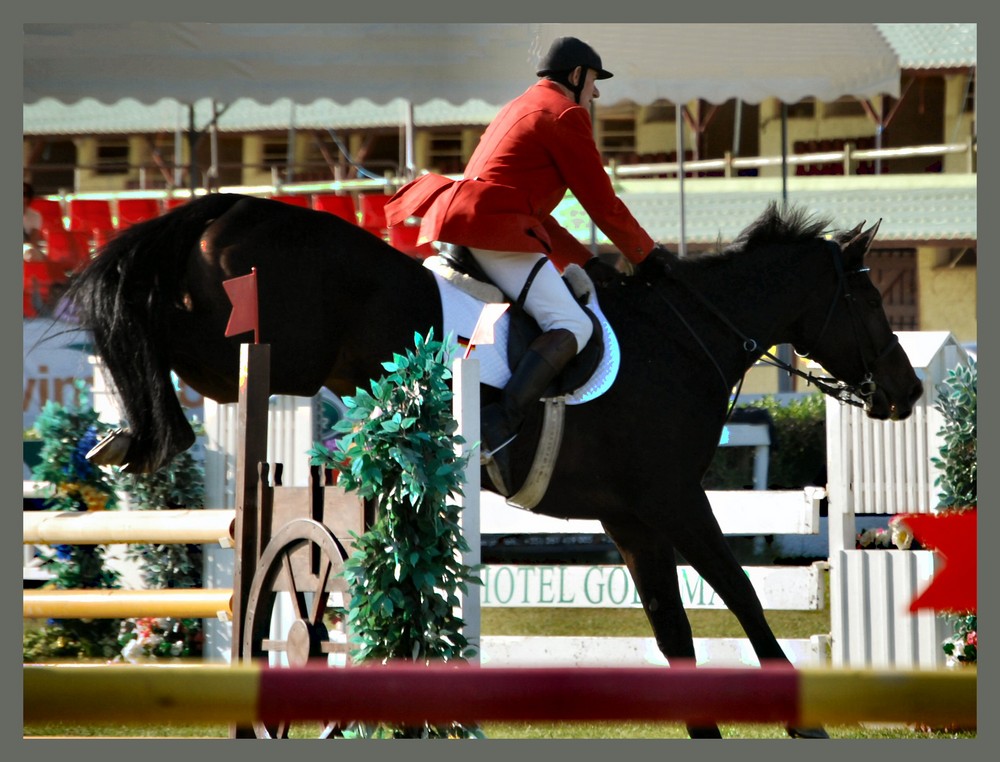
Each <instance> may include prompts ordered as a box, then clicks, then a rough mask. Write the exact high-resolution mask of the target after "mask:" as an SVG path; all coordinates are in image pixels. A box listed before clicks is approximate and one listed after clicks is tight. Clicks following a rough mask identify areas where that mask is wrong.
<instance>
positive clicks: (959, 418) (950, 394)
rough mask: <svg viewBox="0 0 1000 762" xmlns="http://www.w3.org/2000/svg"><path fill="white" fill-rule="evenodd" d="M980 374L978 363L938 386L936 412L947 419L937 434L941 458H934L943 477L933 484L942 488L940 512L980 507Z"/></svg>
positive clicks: (959, 368)
mask: <svg viewBox="0 0 1000 762" xmlns="http://www.w3.org/2000/svg"><path fill="white" fill-rule="evenodd" d="M978 381H979V370H978V366H977V364H976V360H975V359H973V358H969V363H968V365H958V366H956V367H955V368H953V369H951V370H949V371H948V375H947V376H946V378H945V380H944V381H943V382H942V383H941V384H938V387H937V399H936V401H935V403H934V407H935V409H937V410H938V411H940V413H941V414H942V416H943V417H944V425H943V426H942V427H941V429H940V430H939V431H938V434H939V435H940V436H941V438H942V444H941V447H940V449H939V450H938V452H939V454H940V457H938V458H932V459H931V461H932V462H933V463H934V465H935V466H936V467H937V468H938V469H940V470H941V472H942V473H941V474H940V475H939V476H938V477H937V479H936V480H935V481H934V484H935V485H936V486H938V487H940V489H941V491H940V492H939V493H938V508H940V509H949V510H965V509H968V508H972V507H974V506H975V505H976V504H977V502H976V501H977V492H976V470H977V469H976V466H977V462H978V458H977V454H976V449H977V448H976V443H977V434H976V399H977V394H976V391H977V386H978Z"/></svg>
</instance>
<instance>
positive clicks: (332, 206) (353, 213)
mask: <svg viewBox="0 0 1000 762" xmlns="http://www.w3.org/2000/svg"><path fill="white" fill-rule="evenodd" d="M312 208H313V209H315V210H316V211H318V212H329V213H330V214H335V215H337V216H338V217H340V218H342V219H345V220H347V221H348V222H353V223H354V224H355V225H357V224H358V211H357V209H355V207H354V199H353V198H352V197H350V196H340V195H338V194H336V193H314V194H313V197H312Z"/></svg>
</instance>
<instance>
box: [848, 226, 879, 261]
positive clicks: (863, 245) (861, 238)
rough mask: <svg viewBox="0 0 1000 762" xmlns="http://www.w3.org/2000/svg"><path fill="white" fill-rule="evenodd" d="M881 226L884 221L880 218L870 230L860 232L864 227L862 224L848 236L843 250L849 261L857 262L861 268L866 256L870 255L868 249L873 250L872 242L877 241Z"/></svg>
mask: <svg viewBox="0 0 1000 762" xmlns="http://www.w3.org/2000/svg"><path fill="white" fill-rule="evenodd" d="M881 224H882V220H881V218H880V219H879V220H878V222H876V223H875V224H874V225H872V226H871V227H870V228H868V230H865V231H864V232H859V231H860V230H861V228H862V227H863V226H864V223H863V222H862V223H861V224H860V225H858V226H857V227H856V228H855V229H854V230H852V231H851V232H850V234H849V235H848V236H847V243H845V244H844V246H843V250H844V253H845V254H846V255H847V256H848V258H849V259H854V260H856V266H858V267H860V266H861V260H862V259H864V256H865V254H867V253H868V249H870V248H871V245H872V241H874V240H875V234H876V233H878V229H879V226H880V225H881Z"/></svg>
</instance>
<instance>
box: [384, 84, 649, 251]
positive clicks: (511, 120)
mask: <svg viewBox="0 0 1000 762" xmlns="http://www.w3.org/2000/svg"><path fill="white" fill-rule="evenodd" d="M567 188H568V189H569V190H571V191H572V192H573V195H574V196H575V197H576V199H577V200H578V201H579V202H580V204H581V205H582V206H583V208H584V209H585V210H586V212H587V214H589V215H590V218H591V219H592V220H593V221H594V223H595V224H596V225H597V226H598V227H599V228H600V229H601V230H602V231H603V232H604V233H605V234H606V235H607V236H608V238H610V239H611V241H612V243H614V245H615V246H616V247H617V248H618V250H619V251H621V253H622V254H624V255H625V257H627V258H628V259H629V260H631V261H632V262H634V263H638V262H640V261H641V260H643V259H645V258H646V255H647V254H649V252H650V250H651V249H652V248H653V246H654V241H653V239H652V238H650V237H649V235H648V234H647V233H646V231H645V230H643V229H642V227H640V226H639V223H638V222H636V220H635V218H634V217H633V216H632V214H631V213H630V212H629V210H628V208H627V207H626V206H625V204H623V203H622V202H621V200H620V199H619V198H618V197H617V195H615V192H614V189H613V188H612V186H611V180H610V178H609V177H608V175H607V173H606V172H605V171H604V167H603V166H602V164H601V156H600V153H599V152H598V150H597V145H596V144H595V143H594V136H593V132H592V129H591V122H590V115H589V114H588V113H587V111H586V109H584V108H582V107H580V106H578V105H576V104H575V103H573V102H572V101H571V100H569V99H568V98H567V97H566V96H565V95H564V94H563V93H562V91H561V90H559V88H558V86H557V85H556V84H555V83H553V82H550V81H549V80H546V79H542V80H539V81H538V82H537V83H536V84H535V85H533V86H532V87H530V88H528V90H527V91H525V92H524V93H523V94H522V95H520V96H519V97H517V98H515V99H514V100H513V101H511V102H510V103H508V104H507V105H506V106H504V108H503V109H502V110H501V111H500V113H499V114H497V116H496V118H495V119H494V120H493V122H492V123H491V124H490V125H489V127H487V128H486V132H485V133H483V136H482V138H481V140H480V142H479V146H478V147H477V148H476V150H475V152H474V153H473V154H472V158H471V159H470V160H469V164H468V166H467V167H466V168H465V175H464V177H463V179H461V180H451V179H449V178H447V177H444V176H442V175H435V174H427V175H422V176H421V177H418V178H417V179H416V180H414V181H413V182H411V183H408V184H407V185H405V186H404V187H402V188H400V189H399V191H397V193H396V194H395V195H394V196H393V197H392V198H391V199H390V200H389V202H388V204H387V205H386V220H387V222H388V224H389V225H398V224H401V223H403V222H404V221H405V220H406V218H407V217H420V218H422V220H421V225H420V241H421V242H427V241H446V242H448V243H454V244H459V245H464V246H472V247H474V248H480V249H492V250H494V251H529V252H541V251H544V252H546V253H547V254H548V256H549V258H550V259H551V260H552V262H553V263H554V264H555V265H556V267H558V268H559V269H560V270H562V269H564V268H565V267H566V266H567V265H568V264H570V263H571V262H575V263H576V264H579V265H582V264H583V263H584V262H586V261H587V260H588V259H590V257H591V256H592V254H591V252H590V250H589V249H587V248H586V247H585V246H584V245H583V244H581V243H580V242H579V241H578V240H577V239H576V238H575V237H574V236H573V235H572V234H571V233H570V232H569V231H568V230H566V229H565V228H563V227H562V226H561V225H559V223H557V222H556V221H555V219H554V218H553V217H552V210H553V209H555V207H556V206H557V205H558V204H559V202H560V201H562V199H563V197H564V196H565V194H566V190H567Z"/></svg>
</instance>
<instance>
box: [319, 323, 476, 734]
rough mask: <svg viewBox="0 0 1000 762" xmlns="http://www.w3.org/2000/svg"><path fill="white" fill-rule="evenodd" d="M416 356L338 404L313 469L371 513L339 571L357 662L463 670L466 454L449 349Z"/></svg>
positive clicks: (371, 730)
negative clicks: (330, 442)
mask: <svg viewBox="0 0 1000 762" xmlns="http://www.w3.org/2000/svg"><path fill="white" fill-rule="evenodd" d="M414 343H415V347H414V349H413V350H408V351H407V352H406V354H403V355H399V354H396V355H394V356H393V358H392V360H391V361H390V362H385V363H383V368H384V369H385V370H386V371H387V373H388V375H386V376H384V377H382V378H381V379H380V380H378V381H372V382H371V391H370V392H369V391H365V390H363V389H358V390H357V393H356V394H355V396H354V397H346V398H344V400H343V401H344V404H345V405H346V406H347V410H348V413H347V415H346V417H345V418H344V419H343V420H341V421H339V422H338V423H337V424H336V426H335V432H337V433H338V434H339V438H338V440H337V443H336V446H335V448H334V449H332V450H331V449H330V448H329V447H327V446H326V445H323V444H316V445H314V447H313V449H312V450H311V451H310V455H311V457H312V462H313V464H315V465H321V466H323V467H326V468H332V469H335V470H337V471H339V472H340V476H339V484H340V485H342V486H343V487H344V488H345V489H347V490H348V491H353V492H356V493H357V494H358V495H359V496H361V497H362V498H365V499H368V500H371V501H373V502H374V504H375V507H376V512H375V515H376V518H375V522H374V525H373V526H371V527H370V528H369V529H368V530H367V531H366V532H365V533H364V534H363V535H360V536H358V535H357V534H355V535H354V550H353V553H352V555H351V557H350V558H349V559H347V561H346V562H345V565H344V576H345V578H346V580H347V582H348V590H349V593H350V595H349V599H350V600H349V604H348V607H347V611H346V625H347V629H348V632H349V633H350V636H351V643H352V652H351V655H352V659H353V660H354V661H355V662H369V663H370V662H373V661H374V662H379V663H387V662H389V661H410V662H416V663H421V664H430V663H440V662H461V661H465V660H467V659H468V658H470V657H472V656H474V655H475V653H476V651H475V648H474V647H473V646H472V645H471V644H470V643H469V642H468V641H467V640H466V638H465V636H464V634H463V632H462V629H463V626H464V622H463V620H462V618H461V616H460V615H459V613H458V610H457V607H458V606H459V605H460V596H462V595H465V596H468V595H478V594H479V593H478V590H475V589H474V588H472V589H470V587H471V586H472V585H478V584H481V582H480V580H479V578H478V577H477V576H476V570H475V569H473V568H472V567H469V566H467V565H466V564H464V563H463V562H462V558H461V553H462V552H463V551H467V550H468V545H467V543H466V541H465V538H464V536H463V535H462V531H461V527H460V524H459V512H460V511H459V507H458V506H457V505H456V504H454V503H453V502H451V501H450V498H451V496H456V495H457V496H460V495H462V494H463V493H462V482H463V475H464V471H465V467H466V465H467V460H468V458H467V456H463V455H460V454H459V452H458V446H459V445H462V444H464V440H463V439H462V437H460V436H459V435H457V434H456V431H457V427H458V424H457V422H456V421H455V419H454V417H453V415H452V412H451V404H452V391H451V389H450V387H449V384H448V382H449V380H450V378H451V370H450V366H449V361H450V351H449V350H448V349H447V348H446V346H445V344H444V343H442V342H438V341H435V340H434V337H433V331H431V332H430V333H429V334H428V336H427V338H426V340H425V339H423V338H422V337H421V336H420V335H419V334H418V335H416V336H415V339H414ZM356 733H357V735H360V736H365V737H383V738H385V737H392V738H467V737H478V736H479V735H480V734H479V731H478V730H476V729H475V728H471V727H468V726H464V725H460V724H458V723H453V724H451V725H449V726H444V727H442V726H430V725H426V724H425V725H424V726H422V727H416V728H413V727H409V728H404V727H389V726H386V725H378V726H375V727H364V728H358V729H357V730H356Z"/></svg>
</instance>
